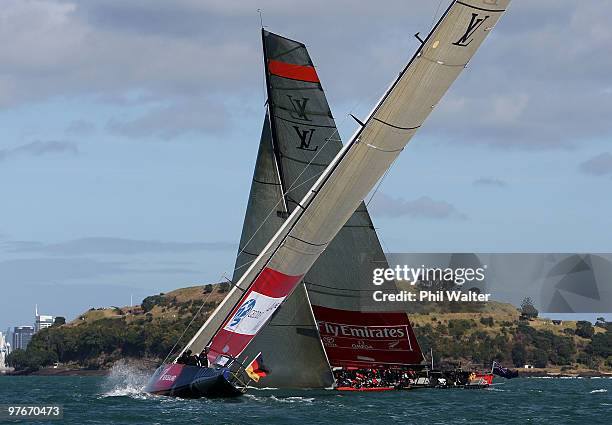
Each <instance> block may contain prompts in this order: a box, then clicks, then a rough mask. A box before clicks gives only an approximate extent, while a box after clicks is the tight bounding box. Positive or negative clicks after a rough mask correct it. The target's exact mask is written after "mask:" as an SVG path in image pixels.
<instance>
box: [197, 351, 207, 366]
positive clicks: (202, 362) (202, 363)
mask: <svg viewBox="0 0 612 425" xmlns="http://www.w3.org/2000/svg"><path fill="white" fill-rule="evenodd" d="M209 351H210V348H208V347H204V349H203V350H202V352H201V353H200V355H199V356H198V363H199V366H200V367H208V352H209Z"/></svg>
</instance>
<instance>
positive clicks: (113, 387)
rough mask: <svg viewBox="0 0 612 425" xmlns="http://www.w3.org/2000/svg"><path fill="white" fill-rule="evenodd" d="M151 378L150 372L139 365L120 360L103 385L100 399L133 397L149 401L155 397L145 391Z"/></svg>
mask: <svg viewBox="0 0 612 425" xmlns="http://www.w3.org/2000/svg"><path fill="white" fill-rule="evenodd" d="M150 376H151V373H150V371H148V370H145V369H143V367H142V365H139V364H138V363H134V362H129V361H125V360H120V361H118V362H116V363H115V364H113V366H112V368H111V369H110V373H109V375H108V376H107V377H106V379H105V380H104V382H103V384H102V390H103V391H104V392H103V393H102V394H100V397H99V398H106V397H131V398H137V399H149V398H151V397H153V396H152V395H151V394H148V393H146V392H145V391H144V388H145V385H146V384H147V381H148V380H149V377H150Z"/></svg>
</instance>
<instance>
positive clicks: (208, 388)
mask: <svg viewBox="0 0 612 425" xmlns="http://www.w3.org/2000/svg"><path fill="white" fill-rule="evenodd" d="M249 381H250V378H249V377H248V375H247V374H246V372H245V369H244V367H243V366H242V365H241V364H239V363H237V362H236V361H235V360H233V359H230V360H229V361H228V362H227V365H226V366H213V367H200V366H194V365H185V364H178V363H169V364H163V365H161V366H160V367H158V368H157V370H156V371H155V373H154V374H153V376H152V377H151V379H150V380H149V383H148V384H147V386H146V387H145V391H146V392H148V393H150V394H156V395H163V396H171V397H181V398H201V397H206V398H229V397H238V396H240V395H242V394H244V393H245V392H246V389H247V384H248V382H249Z"/></svg>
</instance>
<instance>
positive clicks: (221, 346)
mask: <svg viewBox="0 0 612 425" xmlns="http://www.w3.org/2000/svg"><path fill="white" fill-rule="evenodd" d="M301 279H302V276H290V275H286V274H284V273H281V272H279V271H276V270H273V269H271V268H267V267H266V268H265V269H263V270H262V272H261V273H260V274H259V276H257V279H255V282H254V283H253V285H252V286H251V288H250V289H249V290H248V291H247V292H246V293H245V294H244V295H243V296H242V299H241V300H240V302H239V303H238V304H237V305H236V307H234V309H233V310H232V313H231V314H230V315H229V316H228V317H227V319H226V320H225V322H224V323H223V326H221V329H220V330H219V332H217V334H216V335H215V336H214V337H213V339H212V341H211V343H210V353H209V355H208V358H209V360H210V361H211V362H213V361H214V360H215V358H216V357H217V356H218V355H219V354H229V355H231V356H234V357H235V356H238V354H240V353H241V352H242V350H244V349H245V348H246V346H247V345H249V343H250V342H251V340H252V339H253V338H255V335H245V334H241V333H238V332H233V331H230V330H227V329H224V327H225V326H226V325H227V324H228V323H229V321H230V320H231V319H232V318H233V317H234V315H235V314H236V312H237V311H238V309H239V308H240V306H242V304H243V302H244V300H245V299H247V298H248V297H249V295H250V294H251V293H252V292H256V293H259V294H262V295H265V296H267V297H271V298H282V297H286V296H288V295H289V294H290V293H291V292H293V290H294V289H295V287H296V286H297V284H298V283H299V282H300V280H301ZM260 330H261V329H260Z"/></svg>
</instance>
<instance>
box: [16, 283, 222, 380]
mask: <svg viewBox="0 0 612 425" xmlns="http://www.w3.org/2000/svg"><path fill="white" fill-rule="evenodd" d="M205 288H206V287H201V286H196V287H191V288H184V289H179V290H176V291H173V292H170V293H168V294H160V295H154V296H151V297H147V298H145V299H144V300H143V302H142V306H139V307H134V308H130V307H125V308H118V307H112V308H107V309H91V310H89V311H88V312H86V313H84V314H83V315H81V316H79V317H78V318H77V319H76V320H75V321H73V322H72V323H69V324H65V325H61V326H52V327H50V328H47V329H43V330H41V331H40V332H38V333H37V334H36V335H34V337H33V338H32V341H31V342H30V343H29V344H28V347H27V349H26V350H15V351H14V352H13V353H11V354H10V356H9V357H8V359H7V360H8V362H9V364H11V366H13V367H15V369H17V370H30V371H33V370H37V369H39V368H40V367H44V366H49V365H52V364H53V363H55V362H60V363H67V364H74V365H75V366H78V367H84V368H90V369H98V368H105V367H108V366H110V365H111V364H112V363H114V362H115V361H117V360H119V359H122V358H126V357H133V358H147V359H152V360H161V359H164V358H165V357H166V355H167V354H168V353H169V352H170V350H171V349H172V347H173V346H174V344H175V343H176V342H177V341H178V340H179V338H180V337H181V334H182V333H183V331H184V330H185V329H186V328H187V326H188V325H189V323H190V322H191V320H192V319H193V317H194V315H195V314H196V313H197V312H198V310H199V309H200V307H202V309H201V314H199V315H198V316H197V317H196V318H195V320H194V321H193V323H192V324H191V326H190V327H189V329H188V330H187V331H186V332H185V334H184V335H183V338H182V342H183V343H185V342H186V341H188V340H189V338H191V337H192V336H193V334H194V333H195V331H196V330H197V329H198V328H199V327H200V326H201V325H202V324H203V323H204V321H205V320H206V318H207V317H208V315H209V314H210V313H211V312H212V311H213V310H214V308H215V307H216V306H217V304H218V303H219V302H220V301H221V300H222V299H223V297H224V295H225V294H224V292H226V290H227V288H226V287H223V286H216V288H215V290H214V291H207V290H206V289H205Z"/></svg>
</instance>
